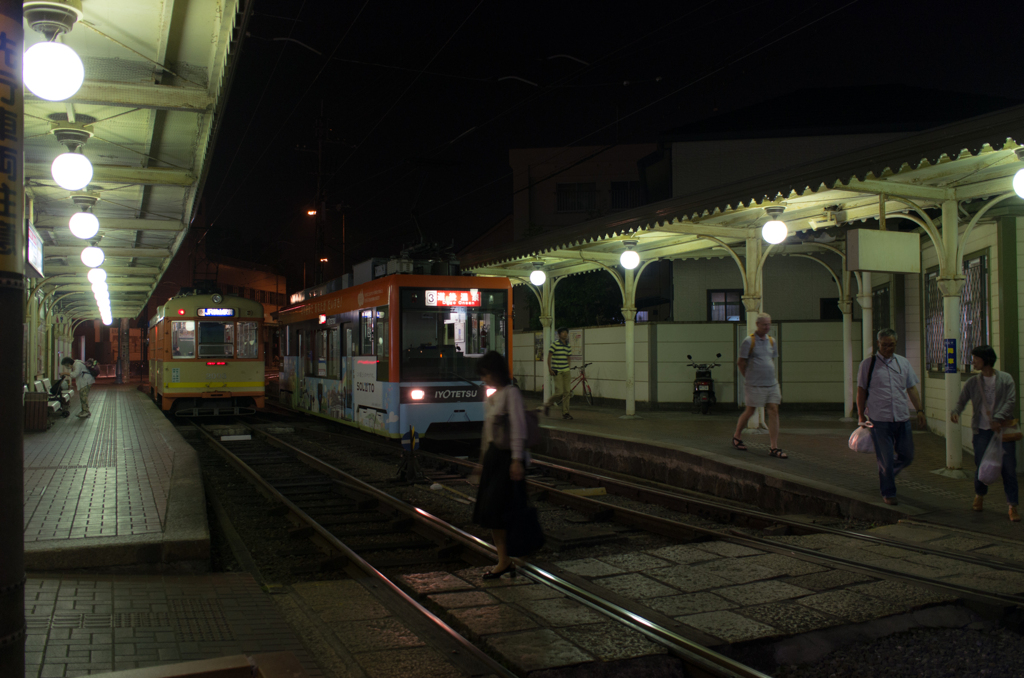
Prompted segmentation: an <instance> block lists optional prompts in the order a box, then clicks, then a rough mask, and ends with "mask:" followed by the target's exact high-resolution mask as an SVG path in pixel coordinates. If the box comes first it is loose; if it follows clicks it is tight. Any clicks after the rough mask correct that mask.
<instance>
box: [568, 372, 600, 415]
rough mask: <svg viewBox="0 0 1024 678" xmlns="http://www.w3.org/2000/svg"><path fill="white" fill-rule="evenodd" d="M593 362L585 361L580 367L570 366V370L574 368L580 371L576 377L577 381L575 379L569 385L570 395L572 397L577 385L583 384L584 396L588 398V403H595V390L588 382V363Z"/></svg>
mask: <svg viewBox="0 0 1024 678" xmlns="http://www.w3.org/2000/svg"><path fill="white" fill-rule="evenodd" d="M593 364H594V363H583V364H582V365H580V366H579V367H572V368H569V370H570V371H572V370H579V371H580V374H579V376H578V377H576V379H575V381H573V382H572V383H571V384H570V385H569V396H570V397H572V394H573V392H574V391H575V390H576V386H577V385H578V384H582V385H583V389H582V390H583V397H584V398H585V399H586V401H587V404H588V405H593V404H594V392H593V391H591V390H590V384H589V383H587V373H586V368H587V366H588V365H593Z"/></svg>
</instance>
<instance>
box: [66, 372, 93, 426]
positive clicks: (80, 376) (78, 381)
mask: <svg viewBox="0 0 1024 678" xmlns="http://www.w3.org/2000/svg"><path fill="white" fill-rule="evenodd" d="M60 364H61V366H62V367H63V368H64V369H62V370H61V373H62V374H66V375H68V376H69V377H71V378H72V379H74V380H75V388H76V389H78V400H79V402H80V403H81V404H82V411H81V412H79V413H78V418H79V419H85V418H86V417H91V416H92V412H91V411H90V410H89V389H90V387H92V385H93V384H95V383H96V380H95V379H94V378H93V376H92V374H91V373H90V372H89V368H88V367H86V366H85V363H83V362H82V361H81V360H75V359H74V358H64V359H63V360H61V361H60Z"/></svg>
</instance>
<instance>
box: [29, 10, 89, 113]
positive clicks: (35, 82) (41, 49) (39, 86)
mask: <svg viewBox="0 0 1024 678" xmlns="http://www.w3.org/2000/svg"><path fill="white" fill-rule="evenodd" d="M22 10H23V13H24V17H25V21H27V22H28V25H29V26H31V27H32V28H33V29H34V30H35V31H37V32H39V33H42V34H43V35H44V36H45V37H46V42H40V43H36V44H35V45H32V46H31V47H29V48H28V49H27V50H25V56H24V65H23V69H22V74H23V78H24V82H25V87H27V88H28V89H29V90H30V91H31V92H32V93H33V94H35V95H36V96H37V97H39V98H40V99H46V100H47V101H64V100H65V99H68V98H70V97H72V96H74V95H75V93H76V92H77V91H78V90H79V88H80V87H81V86H82V83H83V82H84V81H85V67H84V66H83V65H82V59H81V58H80V57H79V56H78V54H76V53H75V50H73V49H71V48H70V47H68V46H67V45H64V44H62V43H59V42H57V36H59V35H63V34H64V33H70V32H71V29H72V28H74V26H75V22H77V21H78V20H79V19H81V18H82V3H81V0H64V1H57V0H26V1H25V2H24V3H23V4H22Z"/></svg>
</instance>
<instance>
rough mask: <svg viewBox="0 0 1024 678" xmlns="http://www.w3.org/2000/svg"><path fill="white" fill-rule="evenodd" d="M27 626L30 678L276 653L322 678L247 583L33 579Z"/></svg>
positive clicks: (243, 578) (238, 578) (265, 599)
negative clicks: (291, 655) (291, 656)
mask: <svg viewBox="0 0 1024 678" xmlns="http://www.w3.org/2000/svg"><path fill="white" fill-rule="evenodd" d="M25 617H26V621H27V626H28V637H27V639H26V644H25V676H26V678H63V677H64V676H69V677H70V676H85V675H89V674H91V673H103V672H106V671H120V670H123V669H132V668H142V667H146V666H156V665H161V664H174V663H177V662H184V661H191V660H196V659H210V658H214V657H223V656H227V655H237V654H256V653H260V652H278V651H289V652H293V653H294V654H295V655H296V657H297V658H298V659H299V661H300V662H301V664H302V666H303V668H305V669H306V671H307V672H308V673H309V676H310V678H320V677H321V676H322V675H323V674H322V673H321V672H320V670H319V669H318V668H317V665H316V663H315V662H314V661H313V660H312V658H311V657H310V656H309V655H308V653H307V652H306V650H305V649H304V648H303V645H302V643H301V642H299V639H298V638H297V637H296V635H295V633H294V631H293V630H292V627H291V626H289V624H288V623H287V621H286V620H285V618H284V616H283V615H282V614H281V612H280V611H279V610H278V608H277V606H276V605H275V604H274V602H273V600H272V597H271V596H270V595H267V594H265V593H263V592H262V591H261V590H260V588H259V586H257V585H256V582H255V581H253V579H252V577H250V576H249V575H247V574H216V575H200V576H188V577H179V576H131V575H119V576H116V577H113V576H82V575H63V576H46V575H41V576H40V575H31V574H30V575H29V579H28V582H27V584H26V591H25ZM5 678H8V677H5Z"/></svg>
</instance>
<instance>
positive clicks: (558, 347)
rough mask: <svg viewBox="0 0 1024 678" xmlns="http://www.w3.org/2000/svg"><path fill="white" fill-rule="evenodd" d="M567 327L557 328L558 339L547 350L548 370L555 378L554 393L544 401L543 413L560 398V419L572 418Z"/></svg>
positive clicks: (569, 350)
mask: <svg viewBox="0 0 1024 678" xmlns="http://www.w3.org/2000/svg"><path fill="white" fill-rule="evenodd" d="M571 351H572V349H571V348H570V347H569V328H568V327H559V328H558V339H557V340H556V341H555V343H553V344H551V349H550V350H549V351H548V372H550V373H551V376H552V377H554V378H555V394H554V395H553V396H551V397H550V398H548V401H547V402H546V403H544V414H547V413H548V408H549V407H551V405H552V403H555V402H557V401H558V399H559V398H561V399H562V419H572V415H571V414H569V353H570V352H571Z"/></svg>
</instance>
